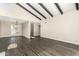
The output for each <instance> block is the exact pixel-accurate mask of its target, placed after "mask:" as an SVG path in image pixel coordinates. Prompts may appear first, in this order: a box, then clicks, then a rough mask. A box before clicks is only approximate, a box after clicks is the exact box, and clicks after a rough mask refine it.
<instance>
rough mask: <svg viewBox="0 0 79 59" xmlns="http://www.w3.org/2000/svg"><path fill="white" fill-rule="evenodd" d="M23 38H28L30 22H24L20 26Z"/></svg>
mask: <svg viewBox="0 0 79 59" xmlns="http://www.w3.org/2000/svg"><path fill="white" fill-rule="evenodd" d="M22 31H23V36H24V37H26V38H30V22H25V23H23V25H22Z"/></svg>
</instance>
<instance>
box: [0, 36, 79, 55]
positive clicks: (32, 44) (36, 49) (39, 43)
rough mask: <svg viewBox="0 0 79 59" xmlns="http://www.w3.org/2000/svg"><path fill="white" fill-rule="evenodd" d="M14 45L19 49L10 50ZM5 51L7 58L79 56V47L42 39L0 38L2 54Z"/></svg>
mask: <svg viewBox="0 0 79 59" xmlns="http://www.w3.org/2000/svg"><path fill="white" fill-rule="evenodd" d="M12 43H16V44H17V48H14V49H8V46H9V45H10V44H12ZM3 51H5V56H79V46H78V45H75V44H71V43H66V42H61V41H56V40H52V39H47V38H41V37H36V38H32V39H27V38H25V37H22V36H21V37H6V38H0V52H3Z"/></svg>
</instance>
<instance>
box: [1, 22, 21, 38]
mask: <svg viewBox="0 0 79 59" xmlns="http://www.w3.org/2000/svg"><path fill="white" fill-rule="evenodd" d="M11 24H15V23H13V22H7V21H1V22H0V25H1V26H0V37H9V36H22V30H21V29H22V28H21V25H19V30H18V33H16V34H15V35H11Z"/></svg>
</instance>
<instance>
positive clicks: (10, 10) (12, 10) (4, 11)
mask: <svg viewBox="0 0 79 59" xmlns="http://www.w3.org/2000/svg"><path fill="white" fill-rule="evenodd" d="M20 4H21V5H22V6H24V7H25V8H27V9H28V10H29V11H31V12H32V13H34V14H35V15H37V16H38V17H39V18H41V19H42V20H45V19H44V18H43V17H42V16H41V15H39V14H38V13H37V12H36V11H35V10H33V9H32V8H31V7H29V6H28V5H27V4H25V3H20ZM30 4H31V5H32V6H33V7H35V8H36V9H37V10H38V11H39V12H41V13H42V14H43V15H44V16H46V17H47V18H51V16H50V15H49V14H48V13H47V12H46V11H45V10H44V9H43V8H42V7H41V6H40V5H39V4H38V3H30ZM43 5H44V6H45V7H46V8H47V9H48V10H49V11H50V12H51V13H52V14H53V16H56V15H61V13H60V12H59V10H58V9H57V7H56V6H55V4H54V3H43ZM59 5H60V7H61V9H62V11H63V14H64V13H66V12H70V11H71V10H76V6H75V3H59ZM0 16H9V17H10V16H11V17H15V18H17V19H24V20H34V21H36V20H39V19H37V18H36V17H34V16H33V15H31V14H30V13H29V12H27V11H25V10H23V9H22V8H21V7H19V6H18V5H16V4H15V3H10V4H9V3H2V4H0Z"/></svg>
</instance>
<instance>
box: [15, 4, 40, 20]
mask: <svg viewBox="0 0 79 59" xmlns="http://www.w3.org/2000/svg"><path fill="white" fill-rule="evenodd" d="M16 4H17V5H18V6H20V7H21V8H22V9H24V10H25V11H27V12H29V13H30V14H31V15H33V16H34V17H36V18H38V19H39V20H41V18H39V17H38V16H36V15H35V14H33V13H32V12H31V11H29V10H28V9H26V8H25V7H24V6H22V5H21V4H19V3H16Z"/></svg>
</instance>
